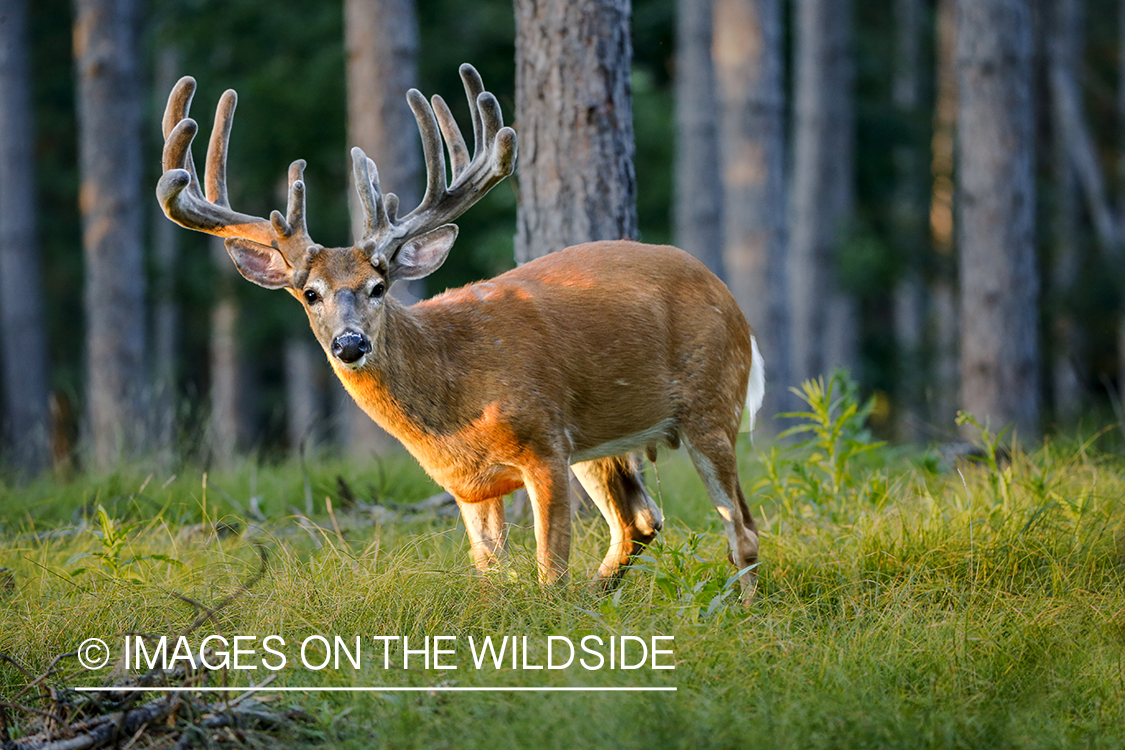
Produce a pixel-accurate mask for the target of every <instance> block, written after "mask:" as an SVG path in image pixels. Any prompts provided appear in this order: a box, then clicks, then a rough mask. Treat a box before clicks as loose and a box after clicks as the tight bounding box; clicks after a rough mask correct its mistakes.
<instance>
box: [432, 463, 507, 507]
mask: <svg viewBox="0 0 1125 750" xmlns="http://www.w3.org/2000/svg"><path fill="white" fill-rule="evenodd" d="M430 476H432V477H433V478H434V480H435V481H437V483H438V484H440V485H441V486H442V487H444V488H445V489H446V490H448V491H449V493H450V494H452V495H453V496H454V497H456V498H457V499H458V500H460V501H462V502H466V503H479V502H481V501H483V500H489V499H491V498H494V497H500V496H502V495H507V494H509V493H511V492H515V491H516V490H518V489H519V488H520V487H523V475H522V474H521V473H520V472H519V470H518V469H516V468H514V467H512V466H489V467H487V468H485V469H483V470H480V471H477V472H475V473H471V472H464V471H449V470H448V469H445V470H442V469H439V470H437V471H431V472H430Z"/></svg>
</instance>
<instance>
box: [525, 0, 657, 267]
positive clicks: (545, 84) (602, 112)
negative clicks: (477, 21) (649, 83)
mask: <svg viewBox="0 0 1125 750" xmlns="http://www.w3.org/2000/svg"><path fill="white" fill-rule="evenodd" d="M515 7H516V125H517V128H518V130H519V149H520V156H519V162H518V165H517V166H518V169H519V193H520V195H519V198H520V202H519V211H518V214H517V217H516V225H517V228H516V241H515V244H516V248H515V249H516V262H517V263H526V262H527V261H529V260H532V259H533V258H537V257H539V256H541V255H546V254H547V253H550V252H554V251H555V250H561V249H562V248H564V247H567V246H569V245H574V244H577V243H580V242H588V241H590V240H615V239H632V238H633V237H634V236H636V233H637V205H636V204H637V201H636V198H637V178H636V172H635V171H634V168H633V155H634V152H635V146H634V143H633V95H632V88H631V86H630V83H629V72H630V71H629V64H630V59H631V57H632V41H631V37H630V30H629V21H630V13H631V10H630V3H629V0H540V1H539V2H535V1H534V0H516V2H515Z"/></svg>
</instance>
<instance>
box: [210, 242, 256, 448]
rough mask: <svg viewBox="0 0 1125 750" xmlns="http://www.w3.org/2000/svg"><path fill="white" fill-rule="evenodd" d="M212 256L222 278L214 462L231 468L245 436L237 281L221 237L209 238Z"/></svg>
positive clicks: (217, 306) (214, 338)
mask: <svg viewBox="0 0 1125 750" xmlns="http://www.w3.org/2000/svg"><path fill="white" fill-rule="evenodd" d="M210 245H211V257H212V261H213V262H214V264H215V272H216V274H217V275H218V277H219V280H218V283H217V284H216V285H215V288H216V290H217V294H216V296H215V303H214V306H213V307H212V308H211V352H210V364H211V368H210V371H211V424H210V429H211V434H210V448H211V461H212V463H213V464H214V465H216V466H229V465H230V463H231V461H232V460H233V459H234V457H235V456H236V455H237V452H238V450H239V448H240V447H241V446H242V443H243V440H244V438H245V435H246V432H247V431H246V430H245V429H244V428H243V416H244V415H245V413H246V410H245V400H244V397H243V392H242V387H241V386H242V353H241V347H240V345H239V341H238V299H237V297H236V296H235V291H234V285H235V283H237V281H236V279H237V278H238V276H237V273H236V272H235V269H234V266H233V265H232V264H231V262H230V256H229V255H228V254H227V251H226V247H225V246H224V245H223V238H222V237H212V238H211V239H210Z"/></svg>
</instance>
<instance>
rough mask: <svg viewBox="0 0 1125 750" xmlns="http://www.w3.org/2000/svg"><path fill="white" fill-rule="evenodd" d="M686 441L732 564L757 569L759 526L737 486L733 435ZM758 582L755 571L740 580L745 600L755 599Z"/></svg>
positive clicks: (691, 437) (703, 436) (719, 433)
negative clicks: (721, 525)
mask: <svg viewBox="0 0 1125 750" xmlns="http://www.w3.org/2000/svg"><path fill="white" fill-rule="evenodd" d="M735 434H737V433H735ZM684 438H685V440H684V442H685V444H686V446H687V450H688V454H689V455H691V461H692V463H693V464H694V465H695V470H696V471H697V472H699V476H700V477H701V478H702V479H703V484H704V485H705V486H706V487H707V494H708V495H709V496H710V497H711V502H712V503H714V505H715V509H716V510H718V511H719V517H720V518H722V519H723V528H724V530H725V531H726V534H727V545H728V547H729V549H730V559H731V562H732V563H733V564H734V567H735V568H737V569H738V570H742V569H743V568H745V567H748V566H751V565H755V564H756V563H757V562H758V526H757V524H756V523H754V517H753V516H751V515H750V508H749V506H747V504H746V497H745V496H744V495H743V494H742V487H740V486H739V483H738V464H737V462H736V460H735V455H734V435H732V434H730V433H728V432H727V431H723V430H714V431H710V432H703V433H701V434H695V435H684ZM757 581H758V576H757V573H756V572H755V570H754V569H751V570H749V571H747V572H746V573H744V574H743V575H742V577H741V578H739V583H740V584H741V586H742V597H743V599H748V598H749V597H750V596H752V595H753V593H754V590H755V588H756V587H757Z"/></svg>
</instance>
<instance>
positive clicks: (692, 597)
mask: <svg viewBox="0 0 1125 750" xmlns="http://www.w3.org/2000/svg"><path fill="white" fill-rule="evenodd" d="M710 537H711V535H710V534H708V533H707V532H695V531H688V532H687V535H686V536H685V537H684V539H683V541H682V542H680V544H679V545H678V546H673V545H672V544H664V543H661V542H658V543H657V546H656V547H655V548H654V549H653V550H652V551H653V552H655V555H649V554H644V555H638V556H637V561H638V562H637V563H636V564H635V565H634V567H635V568H637V569H638V570H643V571H646V572H648V573H651V574H652V578H653V583H654V584H655V586H656V588H657V590H658V591H660V592H661V593H662V594H663V595H664V596H665V597H666V598H667V600H668V601H669V602H671V605H672V608H673V609H674V610H676V612H677V613H678V614H679V615H680V616H681V617H683V618H684V619H686V620H688V621H690V622H692V623H700V622H702V621H704V620H707V619H708V618H710V617H712V616H713V615H714V614H715V612H716V611H718V610H719V608H720V606H721V605H722V604H723V603H724V602H726V601H727V600H729V599H730V598H731V597H732V596H734V597H736V598H737V594H738V592H739V590H740V588H739V585H738V579H739V577H741V576H742V575H743V574H745V573H747V572H749V571H750V570H752V569H754V568H755V567H757V563H755V564H754V565H749V566H747V567H745V568H743V569H742V570H739V571H738V572H736V573H734V574H733V575H731V574H730V572H729V571H730V566H729V565H728V564H727V562H726V560H723V559H721V558H720V559H711V558H712V557H713V555H711V554H710V553H709V552H701V551H700V547H701V546H705V545H706V544H707V543H708V542H709V541H710Z"/></svg>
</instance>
